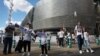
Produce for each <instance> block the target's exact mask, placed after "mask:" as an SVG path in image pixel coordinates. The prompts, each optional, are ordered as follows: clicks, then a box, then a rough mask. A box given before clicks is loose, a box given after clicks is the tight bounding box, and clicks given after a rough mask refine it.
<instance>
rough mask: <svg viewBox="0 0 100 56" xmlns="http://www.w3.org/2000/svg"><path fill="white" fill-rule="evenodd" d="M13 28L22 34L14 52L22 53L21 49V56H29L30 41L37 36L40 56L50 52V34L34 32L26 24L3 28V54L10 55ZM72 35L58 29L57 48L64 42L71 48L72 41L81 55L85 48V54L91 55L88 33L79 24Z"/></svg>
mask: <svg viewBox="0 0 100 56" xmlns="http://www.w3.org/2000/svg"><path fill="white" fill-rule="evenodd" d="M15 28H19V29H20V31H21V33H22V38H21V40H19V42H20V43H18V44H17V46H16V48H15V51H19V52H22V47H23V48H24V52H23V54H22V55H23V56H24V55H28V56H30V51H31V39H32V38H33V39H34V40H35V39H36V37H37V36H38V37H39V38H40V40H39V41H40V42H39V43H40V48H41V54H40V56H42V55H44V54H45V56H48V51H49V50H51V33H46V32H45V31H44V30H41V31H38V32H34V31H33V30H32V29H31V28H30V24H29V23H27V24H26V25H25V26H24V27H23V26H20V25H18V24H15V25H13V24H12V23H10V24H9V25H8V26H7V27H6V28H5V38H4V49H3V54H5V55H6V54H11V49H12V42H13V33H14V31H15ZM73 32H74V33H71V32H70V31H67V30H64V29H63V28H61V29H60V31H59V32H57V34H56V35H57V43H58V46H59V47H64V46H65V44H64V40H65V43H66V45H67V47H68V48H71V47H72V41H73V43H76V42H77V45H78V48H79V53H80V54H82V53H83V47H84V48H85V50H86V52H89V51H90V52H91V53H93V52H94V50H92V49H91V47H90V43H89V39H88V37H89V33H88V31H87V30H86V28H85V27H83V26H82V25H81V23H80V22H78V24H77V25H76V26H75V29H74V31H73Z"/></svg>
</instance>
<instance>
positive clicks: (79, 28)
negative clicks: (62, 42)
mask: <svg viewBox="0 0 100 56" xmlns="http://www.w3.org/2000/svg"><path fill="white" fill-rule="evenodd" d="M74 31H75V35H76V37H77V42H78V48H79V53H80V54H82V53H83V52H82V45H83V27H82V26H81V24H80V22H78V24H77V25H76V26H75V29H74Z"/></svg>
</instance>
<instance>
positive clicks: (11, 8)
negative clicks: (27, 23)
mask: <svg viewBox="0 0 100 56" xmlns="http://www.w3.org/2000/svg"><path fill="white" fill-rule="evenodd" d="M7 1H9V2H10V9H9V14H8V24H9V23H11V21H12V13H13V6H14V4H13V0H7Z"/></svg>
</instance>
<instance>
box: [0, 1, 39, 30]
mask: <svg viewBox="0 0 100 56" xmlns="http://www.w3.org/2000/svg"><path fill="white" fill-rule="evenodd" d="M14 1H15V3H16V5H15V9H14V12H13V15H12V16H13V17H12V18H13V21H18V22H20V21H22V20H23V19H24V17H25V15H27V10H22V9H25V8H20V5H19V7H18V6H17V4H18V3H17V2H16V1H18V0H14ZM19 1H21V0H19ZM22 1H26V3H27V2H28V3H27V4H28V6H33V7H34V6H35V4H36V3H37V2H38V1H39V0H22ZM29 3H30V4H29ZM21 4H24V3H23V2H21ZM27 4H24V5H22V7H24V6H26V7H27ZM7 5H8V4H6V5H5V4H4V0H0V29H1V28H3V27H5V26H6V21H7V19H8V18H7V17H8V8H9V7H7ZM17 7H18V8H17Z"/></svg>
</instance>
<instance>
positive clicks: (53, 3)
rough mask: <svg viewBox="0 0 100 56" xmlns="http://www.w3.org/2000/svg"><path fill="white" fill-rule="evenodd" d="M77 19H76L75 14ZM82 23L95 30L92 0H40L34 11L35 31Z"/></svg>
mask: <svg viewBox="0 0 100 56" xmlns="http://www.w3.org/2000/svg"><path fill="white" fill-rule="evenodd" d="M75 11H76V12H77V17H74V12H75ZM78 21H81V22H82V23H83V24H84V25H85V26H86V27H88V28H94V26H95V21H96V19H95V16H94V6H93V1H92V0H40V1H39V2H38V3H37V4H36V6H35V11H34V21H33V29H34V30H37V29H48V28H49V29H53V28H60V27H62V24H64V26H65V27H74V26H75V25H76V23H77V22H78Z"/></svg>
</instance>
